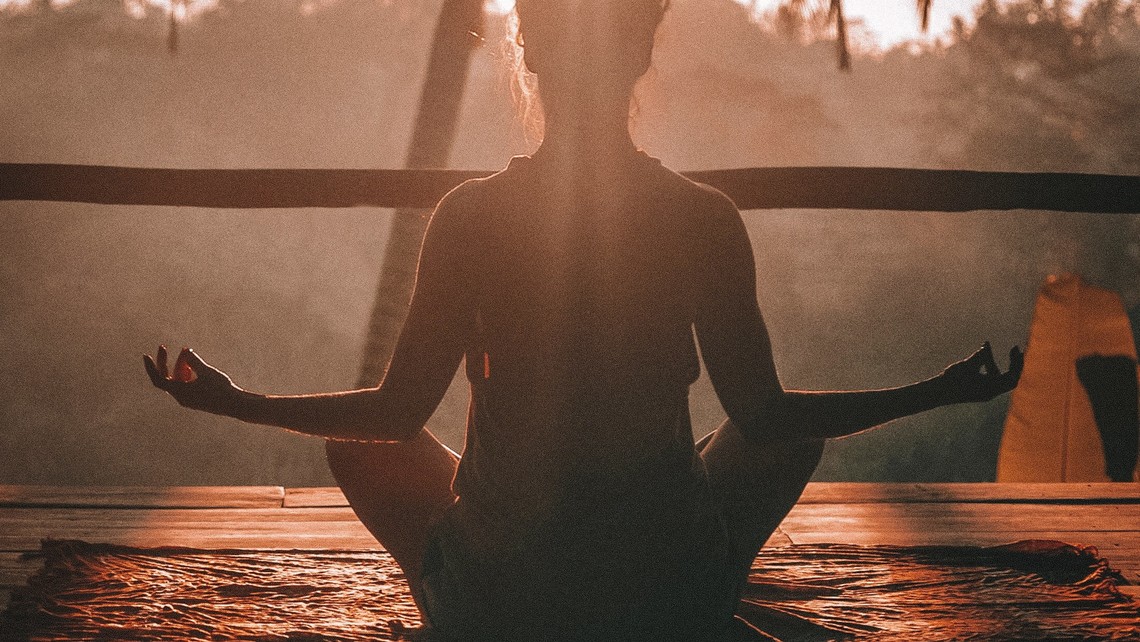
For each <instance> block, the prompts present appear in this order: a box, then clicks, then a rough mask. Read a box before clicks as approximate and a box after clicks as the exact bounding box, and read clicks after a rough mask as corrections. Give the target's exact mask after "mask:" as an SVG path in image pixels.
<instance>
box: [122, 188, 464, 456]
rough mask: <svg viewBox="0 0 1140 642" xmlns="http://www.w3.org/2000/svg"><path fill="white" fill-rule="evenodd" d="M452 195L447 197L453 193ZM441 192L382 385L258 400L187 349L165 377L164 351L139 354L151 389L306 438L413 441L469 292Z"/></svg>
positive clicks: (454, 355) (444, 375)
mask: <svg viewBox="0 0 1140 642" xmlns="http://www.w3.org/2000/svg"><path fill="white" fill-rule="evenodd" d="M453 194H454V192H453ZM455 200H456V199H455V197H454V196H452V195H449V197H447V198H445V199H444V201H442V202H441V203H440V205H439V207H437V208H436V212H435V214H434V215H433V216H432V220H431V223H430V224H429V225H428V229H427V233H426V235H425V237H424V244H423V249H422V250H421V253H420V262H419V269H418V271H417V273H416V286H415V293H414V294H413V296H412V303H411V307H410V308H409V310H408V317H407V320H406V321H405V323H404V328H403V330H402V332H401V334H400V339H399V341H398V342H397V344H396V350H395V352H394V354H393V356H392V360H391V362H390V363H389V365H388V370H387V373H386V374H385V376H384V379H383V382H382V383H381V384H380V385H378V386H376V387H373V388H365V389H361V390H350V391H345V392H333V393H323V394H310V395H263V394H257V393H253V392H248V391H246V390H242V389H241V388H239V387H237V386H236V385H234V384H233V382H232V381H231V380H230V378H229V377H228V376H227V375H226V374H225V373H223V372H222V371H220V370H218V369H217V368H214V367H212V366H210V365H209V364H207V363H206V362H205V361H203V360H202V359H201V358H200V357H198V355H197V354H195V353H194V352H193V351H192V350H188V349H183V351H182V353H181V354H180V355H179V357H178V360H177V362H176V363H175V367H174V371H173V373H170V372H168V370H167V365H166V349H165V347H160V348H159V351H158V354H157V355H156V358H154V359H152V358H151V357H150V356H149V355H146V356H144V358H143V361H144V365H145V366H146V370H147V374H148V375H149V376H150V378H151V381H152V382H153V383H154V385H155V386H156V387H158V388H160V389H162V390H165V391H166V392H168V393H170V394H171V395H172V396H173V397H174V398H175V399H176V400H177V401H178V402H179V403H180V404H182V405H183V406H186V407H188V408H192V409H195V410H202V411H205V412H210V413H214V414H219V415H225V416H229V417H234V418H237V419H240V420H242V421H246V422H249V423H256V424H265V425H270V426H279V427H281V428H286V429H289V430H293V431H296V432H301V433H305V434H308V435H316V436H319V437H326V438H330V439H344V440H359V441H401V440H405V439H410V438H412V437H414V436H415V435H416V434H417V433H419V431H420V430H421V429H422V428H423V426H424V424H425V423H426V422H427V420H428V419H429V418H430V417H431V414H432V413H433V412H434V411H435V408H436V406H438V405H439V402H440V400H441V399H442V398H443V395H444V393H445V392H446V391H447V387H448V385H450V383H451V380H452V378H453V377H454V375H455V370H456V368H457V367H458V366H459V363H460V361H461V360H462V358H463V350H464V339H463V337H464V336H465V332H466V330H467V322H468V320H467V317H468V316H469V315H468V314H467V311H468V310H469V309H470V307H469V306H468V301H469V300H470V288H469V287H468V286H467V283H466V282H465V279H464V274H465V272H464V270H463V269H462V265H461V259H460V251H459V250H460V249H461V248H462V247H463V238H464V237H463V234H462V232H461V230H460V229H459V228H460V227H461V218H462V217H461V216H460V213H459V207H458V206H457V205H456V204H455Z"/></svg>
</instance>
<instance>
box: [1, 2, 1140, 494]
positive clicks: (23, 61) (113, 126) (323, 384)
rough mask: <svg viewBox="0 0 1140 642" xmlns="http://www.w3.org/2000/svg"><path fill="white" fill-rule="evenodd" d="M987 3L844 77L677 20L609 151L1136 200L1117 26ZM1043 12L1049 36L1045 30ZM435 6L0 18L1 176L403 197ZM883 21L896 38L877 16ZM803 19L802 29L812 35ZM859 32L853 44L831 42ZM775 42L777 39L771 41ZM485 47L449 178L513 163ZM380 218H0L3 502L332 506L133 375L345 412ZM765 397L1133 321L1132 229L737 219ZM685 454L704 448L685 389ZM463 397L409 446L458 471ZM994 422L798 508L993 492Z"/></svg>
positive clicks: (1125, 22)
mask: <svg viewBox="0 0 1140 642" xmlns="http://www.w3.org/2000/svg"><path fill="white" fill-rule="evenodd" d="M1064 4H1065V3H1058V4H1056V5H1055V4H1054V3H1047V2H1042V1H1034V0H1018V1H1016V2H1012V3H1001V4H1000V5H999V4H996V3H994V2H987V3H985V4H983V5H982V6H981V7H980V8H979V9H978V11H979V14H978V16H977V19H976V20H975V19H973V18H971V19H970V20H969V21H966V22H963V23H962V24H961V25H960V26H959V28H958V29H957V30H956V32H955V33H954V34H953V35H952V36H951V37H950V38H949V39H947V40H945V41H943V42H941V43H938V44H937V45H934V46H930V47H925V48H916V47H905V46H904V47H900V48H897V49H894V50H890V51H885V52H882V51H870V50H869V47H868V45H867V44H866V43H863V44H860V42H859V40H858V38H857V37H856V38H855V40H854V44H855V47H856V51H855V54H856V55H855V59H854V71H853V73H850V74H843V73H839V72H837V71H836V70H835V63H834V46H833V44H832V43H830V42H827V41H820V40H818V39H817V38H816V37H814V36H812V37H808V36H804V35H803V34H809V35H810V34H813V33H814V34H816V35H821V34H825V33H826V30H825V29H822V28H820V27H819V26H818V25H815V26H812V25H811V24H807V25H801V26H803V27H804V28H803V29H800V28H799V27H796V26H795V25H792V26H790V27H789V25H788V24H786V21H787V20H788V19H789V18H788V16H787V15H785V16H784V17H783V18H782V19H783V20H784V21H785V23H784V24H783V25H782V26H781V25H779V24H775V22H774V21H773V20H770V19H769V20H767V22H765V21H761V22H762V24H758V23H757V21H756V20H755V19H754V18H755V16H754V15H752V13H750V11H749V10H748V9H746V8H744V7H741V6H740V5H737V4H735V3H733V2H731V1H730V0H675V1H674V3H673V10H672V11H671V14H670V16H669V17H668V18H667V20H666V23H665V24H664V25H663V29H662V32H661V34H660V38H659V48H658V52H657V56H656V58H655V68H654V71H653V72H652V73H651V74H650V77H649V78H647V79H646V81H644V83H643V86H642V87H641V90H640V94H639V99H638V107H639V108H638V118H637V123H636V131H635V137H636V139H637V140H638V142H639V143H640V144H641V145H642V146H643V147H645V148H646V150H647V151H649V152H650V153H651V154H653V155H656V156H659V157H660V158H662V159H663V161H664V162H665V163H666V164H667V165H669V166H672V167H676V168H678V169H690V168H691V169H698V168H715V167H732V166H762V165H875V166H905V167H960V168H978V169H1002V170H1059V171H1097V172H1113V173H1129V174H1137V173H1140V118H1137V107H1138V105H1140V95H1138V94H1137V87H1140V78H1138V76H1140V30H1138V28H1137V22H1136V20H1137V11H1136V5H1135V3H1134V2H1106V1H1099V2H1093V3H1092V4H1091V5H1090V6H1089V7H1088V8H1086V9H1085V10H1084V13H1083V14H1081V15H1079V16H1074V15H1071V14H1070V12H1068V11H1067V10H1066V8H1065V6H1064ZM1058 5H1059V6H1058ZM438 6H439V5H438V1H436V2H422V1H420V0H388V1H387V2H375V1H369V0H341V1H340V2H315V1H313V0H304V1H303V2H294V1H290V0H285V1H280V0H247V1H245V2H236V1H230V0H223V2H222V3H221V4H220V5H219V6H218V8H216V9H215V10H213V11H210V12H206V13H204V14H202V15H200V16H198V17H196V18H195V19H194V20H192V21H188V22H186V23H185V24H183V25H182V27H181V31H180V50H179V52H178V54H177V55H174V56H170V55H167V53H166V51H165V37H166V25H167V18H166V17H165V16H164V15H163V14H162V13H161V12H159V11H155V10H150V11H147V12H144V13H145V15H144V16H143V17H141V18H139V17H133V16H131V15H129V14H128V12H126V11H124V10H123V5H121V4H120V3H118V2H113V1H111V0H78V1H77V2H75V3H74V4H71V5H68V6H65V7H56V8H51V6H50V5H42V4H41V5H36V6H33V7H31V8H30V9H26V10H23V11H19V12H13V11H7V12H4V13H0V60H3V64H0V122H3V123H4V126H3V127H0V161H5V162H71V163H98V164H115V165H131V166H152V167H154V166H157V167H187V168H189V167H233V168H238V167H332V168H336V167H378V168H380V167H399V166H400V165H401V164H402V160H403V157H404V151H405V147H406V144H407V137H408V135H409V133H410V131H411V121H412V117H413V114H414V110H415V105H416V101H417V99H418V94H419V85H420V82H421V74H422V73H423V67H424V64H425V63H426V55H427V50H428V43H429V41H430V38H431V30H432V27H433V24H434V19H435V16H436V14H437V12H438ZM905 8H906V7H900V10H903V9H905ZM797 19H802V20H813V19H814V18H812V17H811V16H810V15H809V16H808V17H806V18H797ZM857 27H858V25H855V29H854V30H853V33H855V34H856V36H857V34H858V29H857ZM790 33H792V34H800V35H799V36H797V37H795V38H788V37H787V35H788V34H790ZM502 34H503V25H502V22H501V21H500V20H497V19H489V20H488V23H487V29H486V33H485V34H484V37H485V39H486V44H485V46H484V47H482V49H481V50H480V51H479V53H478V54H477V56H476V59H475V61H474V64H473V67H472V70H471V76H470V79H469V85H468V91H467V98H466V102H465V106H464V111H463V115H462V123H461V127H460V134H459V141H458V145H457V148H456V151H455V153H454V155H453V160H452V166H455V167H471V168H494V167H499V166H502V165H503V164H504V163H505V162H506V160H507V159H508V158H509V157H510V156H511V155H512V154H518V153H525V152H528V151H530V149H531V148H532V145H531V144H530V143H529V142H528V141H527V140H526V138H525V136H524V135H523V130H524V127H523V126H522V124H521V123H519V122H518V120H517V119H516V118H515V117H514V115H513V106H512V98H511V95H510V90H509V84H508V75H509V70H506V69H505V62H504V60H505V58H504V55H503V53H502V49H501V47H500V44H499V43H500V42H501V41H502ZM388 216H389V213H388V212H386V211H384V210H366V209H356V210H317V209H314V210H294V211H285V212H277V211H225V210H203V209H179V208H141V207H103V206H89V205H79V204H46V203H2V204H0V364H2V367H0V453H3V454H4V455H3V457H0V483H24V484H27V483H52V484H204V483H209V484H287V485H324V484H330V483H332V480H331V477H330V476H329V474H328V472H327V470H326V469H325V467H324V464H323V448H322V447H321V443H320V442H319V440H315V439H311V438H306V437H302V436H298V435H292V434H288V433H284V432H281V431H275V430H271V429H266V428H261V427H256V426H248V425H243V424H240V423H238V422H235V421H231V420H227V419H222V418H218V417H213V416H206V415H199V414H194V413H189V412H186V411H183V410H181V409H180V408H178V407H177V406H176V405H175V404H174V403H173V402H171V401H170V400H169V399H166V398H164V397H163V396H162V395H160V394H158V393H156V392H155V391H153V390H152V389H150V386H149V383H148V382H147V380H146V377H145V376H144V374H143V371H142V367H141V363H140V355H141V354H142V353H143V352H145V351H148V350H153V348H154V346H155V345H157V344H158V343H159V342H169V343H171V344H173V345H175V346H177V345H180V344H185V345H192V346H195V347H196V348H197V349H198V350H199V351H200V352H201V353H202V354H203V355H204V356H205V357H206V358H207V359H208V360H211V361H212V362H215V363H216V364H218V365H219V366H221V367H223V368H224V369H226V370H227V371H229V372H230V373H231V374H232V375H233V377H234V379H235V381H237V382H238V383H239V384H240V385H242V386H244V387H247V388H250V389H253V390H258V391H273V392H281V393H288V392H312V391H319V390H334V389H342V388H345V387H348V386H350V385H351V383H352V382H353V380H354V378H355V375H356V371H357V366H358V363H359V359H360V350H361V346H362V341H363V336H364V332H365V328H366V324H367V316H368V313H369V310H370V307H371V303H372V301H371V297H372V294H373V291H374V287H375V283H376V278H377V271H378V267H379V265H380V253H381V252H382V250H383V247H384V241H385V238H386V225H385V224H386V222H387V217H388ZM745 217H746V220H747V223H748V226H749V231H750V234H751V235H752V239H753V245H754V249H755V252H756V256H757V264H758V265H757V269H758V277H759V296H760V301H761V305H762V308H763V310H764V312H765V317H766V320H767V321H768V323H769V325H770V327H771V331H772V335H773V340H774V343H775V350H776V358H777V364H778V366H779V369H780V373H781V377H782V379H783V380H784V383H785V385H786V386H789V387H797V388H811V389H844V388H865V387H879V386H891V385H898V384H903V383H906V382H909V381H912V380H915V379H918V378H924V377H927V376H930V375H933V374H935V373H937V372H938V371H939V370H940V369H941V368H942V367H943V366H944V365H945V364H947V363H949V362H950V361H952V360H955V359H958V358H961V357H962V356H964V355H966V354H968V353H969V352H970V351H971V350H973V349H974V348H975V347H976V346H977V345H978V344H980V343H981V342H982V341H983V340H986V339H989V340H992V341H993V342H994V343H995V345H996V346H999V347H1008V346H1010V345H1012V344H1015V343H1022V344H1023V343H1024V340H1025V337H1026V334H1027V329H1028V324H1029V322H1030V319H1031V314H1032V306H1033V300H1034V296H1035V293H1036V289H1037V287H1038V285H1039V284H1040V283H1041V281H1042V280H1043V279H1044V278H1045V276H1047V275H1048V274H1050V273H1053V272H1057V271H1063V270H1075V271H1079V272H1082V273H1084V274H1085V275H1086V276H1087V277H1088V278H1089V279H1090V280H1092V281H1093V282H1096V283H1100V284H1102V285H1106V286H1108V287H1112V288H1114V289H1117V290H1118V291H1120V292H1121V293H1122V294H1123V295H1124V297H1125V300H1126V303H1128V304H1130V305H1131V304H1135V303H1136V301H1137V299H1140V293H1138V292H1137V279H1136V276H1137V272H1136V266H1137V262H1138V259H1140V248H1138V246H1137V243H1136V239H1137V237H1138V234H1137V229H1138V228H1137V225H1136V220H1135V217H1128V216H1076V215H1059V214H1045V213H1039V212H1007V213H994V212H976V213H969V214H931V213H876V212H862V213H859V212H845V211H826V212H821V211H773V212H751V213H746V214H745ZM691 398H692V406H693V414H694V423H695V425H696V426H697V430H698V432H705V431H708V430H711V429H713V428H714V427H715V426H716V425H717V424H718V423H719V421H720V420H721V419H722V417H723V412H722V411H721V409H720V407H719V405H718V404H717V402H716V399H715V396H714V395H713V394H712V392H711V389H710V387H709V386H708V384H707V382H705V381H703V380H702V382H700V383H699V384H698V385H697V386H695V387H694V389H693V392H692V395H691ZM465 403H466V402H465V390H464V388H463V385H462V382H457V384H456V385H455V386H453V388H452V390H451V392H450V393H449V395H448V398H447V399H446V400H445V402H444V403H443V405H442V406H441V408H440V410H439V412H437V415H436V417H435V418H434V419H433V421H432V423H431V428H432V429H433V430H434V431H435V432H437V433H438V434H440V435H441V436H442V438H443V439H444V440H445V441H446V442H447V443H449V444H451V445H452V446H454V447H456V448H459V447H461V446H462V427H463V417H464V414H465V410H466V406H465ZM1006 404H1007V400H1006V399H1004V398H1003V399H998V400H995V401H994V402H992V403H989V404H984V405H976V406H962V407H953V408H946V409H941V410H938V411H934V412H931V413H927V414H925V415H922V416H919V417H915V418H911V419H907V420H902V421H898V422H895V423H894V424H892V425H890V426H888V427H886V428H883V429H881V430H878V431H874V432H872V433H869V434H865V435H862V436H857V437H853V438H849V439H845V440H840V441H836V442H833V443H832V444H830V445H829V447H828V450H827V453H826V455H825V458H824V461H823V463H822V465H821V466H820V469H819V471H818V472H817V479H833V480H834V479H849V480H881V481H905V480H923V481H966V480H977V481H985V480H990V479H992V478H993V474H994V467H995V462H996V453H997V445H998V442H999V440H1000V433H1001V423H1002V420H1003V418H1004V414H1005V410H1006Z"/></svg>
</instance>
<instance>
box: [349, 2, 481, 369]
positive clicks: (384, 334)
mask: <svg viewBox="0 0 1140 642" xmlns="http://www.w3.org/2000/svg"><path fill="white" fill-rule="evenodd" d="M482 25H483V0H444V2H443V8H442V10H441V11H440V14H439V20H438V22H437V23H436V27H435V34H434V36H433V40H432V48H431V57H430V58H429V60H428V68H427V74H426V76H425V78H424V85H423V92H422V93H421V94H420V105H419V112H418V113H417V115H416V122H415V125H414V127H413V130H412V141H411V143H410V145H409V146H408V156H407V161H406V163H405V166H406V167H408V168H410V169H418V168H424V167H443V166H446V165H447V159H448V156H449V155H450V154H451V146H452V143H453V142H454V140H455V131H456V129H457V127H458V124H459V109H460V107H461V105H462V103H463V89H464V85H465V84H466V80H467V68H468V66H469V64H470V60H471V52H472V51H473V50H474V48H475V46H476V45H477V44H478V43H479V42H480V39H479V35H478V34H479V33H480V32H481V31H482ZM429 213H430V212H429V211H428V210H423V209H405V208H402V209H398V210H396V212H395V214H394V216H393V217H392V226H391V229H390V230H389V232H388V243H387V246H386V247H385V249H384V261H383V264H382V265H381V268H380V282H379V284H378V285H377V287H376V299H375V302H374V303H373V306H372V317H371V319H370V321H369V324H368V335H367V337H366V339H365V344H364V354H363V359H362V363H361V366H360V376H359V378H358V380H357V385H358V386H360V387H366V386H374V385H376V384H377V383H378V382H379V381H380V378H381V377H382V376H383V374H384V369H385V367H386V366H387V364H388V360H389V359H390V358H391V356H392V350H393V349H394V347H395V345H396V339H397V338H398V337H399V334H400V329H401V328H402V327H403V325H404V318H405V316H406V315H407V312H408V301H409V300H410V299H411V293H412V287H413V286H414V284H415V278H416V264H417V261H418V259H419V251H420V245H421V244H422V243H423V237H424V229H425V227H426V225H427V219H428V215H429Z"/></svg>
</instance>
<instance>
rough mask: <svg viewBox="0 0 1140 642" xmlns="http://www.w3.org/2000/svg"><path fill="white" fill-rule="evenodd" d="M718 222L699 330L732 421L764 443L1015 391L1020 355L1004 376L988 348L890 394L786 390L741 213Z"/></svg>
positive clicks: (839, 431) (846, 430) (839, 433)
mask: <svg viewBox="0 0 1140 642" xmlns="http://www.w3.org/2000/svg"><path fill="white" fill-rule="evenodd" d="M722 206H723V211H721V212H718V214H717V217H716V221H715V222H714V223H713V225H714V226H715V229H716V230H717V232H718V233H716V234H713V235H712V240H711V242H710V243H711V244H710V248H709V253H708V257H709V258H708V259H707V261H708V266H709V268H710V269H709V277H708V279H707V280H706V290H707V295H706V296H705V297H703V299H702V301H701V303H700V304H699V305H698V311H697V316H696V320H695V327H696V332H697V339H698V341H699V343H700V347H701V356H702V358H703V359H704V362H705V367H706V369H707V370H708V373H709V378H710V379H711V380H712V384H713V388H714V389H715V390H716V392H717V396H718V397H719V398H720V401H721V404H722V405H723V406H724V408H725V410H726V412H727V413H728V416H729V418H730V419H732V421H733V423H735V424H737V425H738V426H739V427H740V428H741V430H742V431H743V432H744V433H745V434H747V435H752V436H754V437H757V438H763V439H821V438H829V437H843V436H846V435H851V434H854V433H857V432H860V431H863V430H867V429H869V428H873V427H875V426H878V425H881V424H884V423H887V422H889V421H893V420H895V419H898V418H900V417H905V416H908V415H912V414H915V413H919V412H923V411H926V410H930V409H933V408H937V407H939V406H943V405H947V404H953V403H961V402H966V401H984V400H987V399H992V398H993V397H996V396H997V395H999V394H1002V393H1004V392H1008V391H1009V390H1012V389H1013V387H1014V386H1015V385H1016V384H1017V379H1018V377H1019V376H1020V374H1021V366H1022V360H1023V358H1022V354H1021V351H1020V350H1019V349H1017V348H1014V349H1013V350H1012V351H1011V352H1010V369H1009V371H1008V372H1006V373H1002V372H1000V370H999V369H998V367H997V364H996V363H995V362H994V358H993V352H992V350H991V349H990V346H989V344H988V343H987V344H986V345H984V346H983V347H982V348H981V349H980V350H978V351H977V352H976V353H975V354H974V355H973V356H971V357H969V358H968V359H965V360H963V361H960V362H958V363H955V364H953V365H951V366H950V367H948V368H947V369H946V370H945V371H943V372H942V373H941V374H939V375H938V376H935V377H932V378H930V379H927V380H925V381H920V382H918V383H914V384H910V385H907V386H902V387H899V388H891V389H886V390H863V391H852V392H806V391H786V390H784V389H783V386H782V385H781V384H780V381H779V377H778V376H777V374H776V366H775V363H774V361H773V358H772V347H771V342H770V339H769V337H768V331H767V328H766V327H765V325H764V320H763V318H762V317H761V314H760V308H759V305H758V303H757V301H756V267H755V261H754V258H753V255H752V246H751V244H750V243H749V241H748V235H747V232H746V230H745V228H744V223H743V221H742V220H741V218H740V214H739V213H738V212H737V211H736V208H735V207H733V206H732V205H731V203H724V204H723V205H722Z"/></svg>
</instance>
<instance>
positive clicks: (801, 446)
mask: <svg viewBox="0 0 1140 642" xmlns="http://www.w3.org/2000/svg"><path fill="white" fill-rule="evenodd" d="M697 448H698V450H699V451H700V453H701V458H702V459H704V462H705V468H706V469H707V470H708V475H709V483H710V485H711V486H712V490H713V493H714V494H715V495H716V497H717V498H718V500H719V501H720V504H721V511H722V514H723V515H724V519H725V523H726V525H727V527H728V536H729V539H730V541H731V542H732V546H733V554H734V558H735V562H736V568H737V571H738V573H740V577H739V581H740V582H742V583H743V582H744V580H745V579H747V577H748V572H749V569H751V567H752V560H754V559H755V558H756V554H757V553H759V552H760V547H762V546H763V545H764V542H766V541H768V538H769V537H770V536H771V535H772V533H773V532H775V530H776V527H777V526H779V525H780V522H782V521H783V520H784V517H785V516H787V514H788V512H789V511H790V510H792V506H794V505H795V503H796V501H797V500H799V498H800V495H801V494H802V493H803V491H804V486H806V485H807V482H808V480H809V479H811V475H812V473H813V472H814V471H815V467H816V466H817V465H818V464H819V459H820V456H821V455H822V454H823V440H806V441H789V442H764V443H758V442H754V441H752V440H749V439H746V438H745V437H744V434H743V433H741V432H740V429H739V428H737V427H736V426H735V425H733V424H732V422H730V421H725V422H724V424H722V425H721V426H720V428H717V429H716V430H715V431H713V432H712V433H711V434H710V435H708V436H707V437H705V438H704V439H702V440H700V441H699V442H698V443H697Z"/></svg>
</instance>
